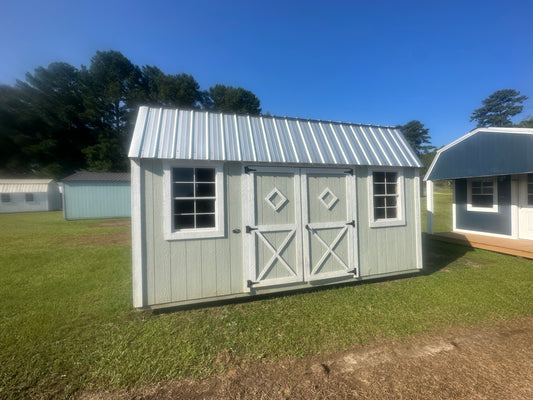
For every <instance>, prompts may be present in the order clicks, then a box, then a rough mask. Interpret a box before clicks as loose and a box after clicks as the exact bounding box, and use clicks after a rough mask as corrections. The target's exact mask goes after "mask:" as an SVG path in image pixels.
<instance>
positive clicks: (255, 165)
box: [129, 107, 422, 307]
mask: <svg viewBox="0 0 533 400" xmlns="http://www.w3.org/2000/svg"><path fill="white" fill-rule="evenodd" d="M129 157H130V158H131V173H132V235H133V304H134V306H135V307H148V306H149V307H165V306H174V305H185V304H194V303H200V302H206V301H215V300H222V299H230V298H237V297H243V296H253V295H258V294H264V293H270V292H278V291H288V290H295V289H301V288H309V287H313V286H316V285H324V284H331V283H339V282H348V281H353V280H361V279H368V278H377V277H385V276H391V275H398V274H402V273H409V272H413V271H417V270H419V269H420V268H422V252H421V231H420V219H419V217H420V203H419V197H420V196H419V176H418V171H419V167H420V166H421V164H420V161H419V160H418V159H417V157H416V156H415V154H414V153H413V151H412V150H411V148H410V147H409V146H408V144H407V143H406V141H405V139H404V138H403V137H402V135H401V134H400V133H399V132H398V130H396V129H394V128H391V127H383V126H370V125H357V124H345V123H334V122H324V121H315V120H304V119H296V118H279V117H270V116H268V117H266V116H262V117H261V116H239V115H234V114H222V113H215V112H205V111H190V110H168V109H159V108H147V107H141V108H140V110H139V114H138V117H137V122H136V125H135V130H134V134H133V139H132V143H131V147H130V151H129Z"/></svg>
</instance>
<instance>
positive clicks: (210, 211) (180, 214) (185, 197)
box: [172, 168, 216, 229]
mask: <svg viewBox="0 0 533 400" xmlns="http://www.w3.org/2000/svg"><path fill="white" fill-rule="evenodd" d="M176 177H178V179H176ZM172 191H173V195H172V198H173V201H174V219H173V227H174V229H202V228H214V227H215V226H216V218H215V216H216V215H215V214H216V212H215V202H216V171H215V169H214V168H173V170H172Z"/></svg>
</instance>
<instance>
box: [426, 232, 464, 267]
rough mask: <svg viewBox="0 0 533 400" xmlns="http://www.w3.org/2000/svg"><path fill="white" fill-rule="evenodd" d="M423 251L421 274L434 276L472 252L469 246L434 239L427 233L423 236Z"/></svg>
mask: <svg viewBox="0 0 533 400" xmlns="http://www.w3.org/2000/svg"><path fill="white" fill-rule="evenodd" d="M422 249H423V257H424V269H423V270H422V271H421V273H422V274H424V275H431V274H434V273H435V272H438V271H440V270H441V269H443V268H445V267H446V266H448V265H450V264H451V263H453V262H454V261H456V260H458V259H459V258H461V257H463V256H464V255H465V254H466V253H468V252H469V251H472V249H471V248H469V247H467V246H461V245H459V244H453V243H446V242H442V241H440V240H437V239H432V238H430V237H429V235H428V234H427V233H423V234H422Z"/></svg>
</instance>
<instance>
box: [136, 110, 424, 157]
mask: <svg viewBox="0 0 533 400" xmlns="http://www.w3.org/2000/svg"><path fill="white" fill-rule="evenodd" d="M129 157H130V158H160V159H179V160H210V161H243V162H261V163H296V164H332V165H335V164H337V165H338V164H341V165H383V166H403V167H421V166H422V164H421V163H420V161H419V160H418V158H417V156H416V155H415V153H414V152H413V150H412V149H411V148H410V147H409V145H408V144H407V142H406V140H405V139H404V137H403V136H402V135H401V133H400V132H399V131H398V130H397V129H395V128H393V127H385V126H372V125H358V124H351V123H340V122H326V121H316V120H306V119H297V118H287V117H267V116H247V115H236V114H223V113H216V112H209V111H193V110H169V109H161V108H148V107H141V108H140V109H139V114H138V116H137V123H136V125H135V130H134V132H133V139H132V142H131V146H130V151H129Z"/></svg>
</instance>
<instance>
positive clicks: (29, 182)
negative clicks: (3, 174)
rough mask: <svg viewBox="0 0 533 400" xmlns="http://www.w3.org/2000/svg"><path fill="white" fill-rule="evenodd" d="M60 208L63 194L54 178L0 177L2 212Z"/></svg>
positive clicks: (0, 211) (0, 210)
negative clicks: (60, 192)
mask: <svg viewBox="0 0 533 400" xmlns="http://www.w3.org/2000/svg"><path fill="white" fill-rule="evenodd" d="M60 209H61V195H60V194H59V187H58V185H57V182H55V181H54V180H53V179H0V213H15V212H35V211H56V210H60Z"/></svg>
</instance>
